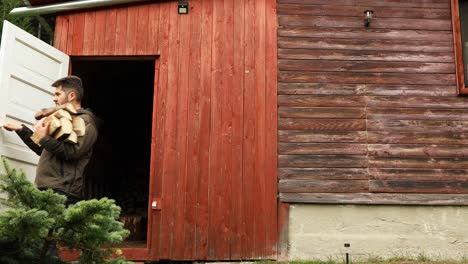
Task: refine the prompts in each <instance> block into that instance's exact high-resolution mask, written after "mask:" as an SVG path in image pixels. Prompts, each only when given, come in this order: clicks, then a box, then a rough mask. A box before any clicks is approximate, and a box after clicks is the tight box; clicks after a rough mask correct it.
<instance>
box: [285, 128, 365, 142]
mask: <svg viewBox="0 0 468 264" xmlns="http://www.w3.org/2000/svg"><path fill="white" fill-rule="evenodd" d="M278 142H309V143H314V142H315V143H320V142H331V143H358V142H363V143H366V142H367V133H366V132H365V131H344V132H341V131H327V132H320V131H318V132H315V131H303V130H279V131H278Z"/></svg>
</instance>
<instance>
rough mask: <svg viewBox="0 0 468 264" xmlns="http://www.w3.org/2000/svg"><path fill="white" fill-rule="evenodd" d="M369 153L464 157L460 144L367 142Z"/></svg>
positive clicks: (382, 155)
mask: <svg viewBox="0 0 468 264" xmlns="http://www.w3.org/2000/svg"><path fill="white" fill-rule="evenodd" d="M368 147H369V155H372V156H377V157H466V156H468V149H466V148H463V147H462V146H460V145H420V144H369V146H368Z"/></svg>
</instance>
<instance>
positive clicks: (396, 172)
mask: <svg viewBox="0 0 468 264" xmlns="http://www.w3.org/2000/svg"><path fill="white" fill-rule="evenodd" d="M369 175H370V178H371V179H375V180H415V181H422V180H433V181H434V180H437V181H438V180H456V181H466V180H468V170H466V169H458V170H457V169H455V170H448V169H425V168H422V169H421V168H419V169H418V168H409V169H400V168H395V169H392V168H391V169H386V168H370V169H369Z"/></svg>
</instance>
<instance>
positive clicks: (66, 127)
mask: <svg viewBox="0 0 468 264" xmlns="http://www.w3.org/2000/svg"><path fill="white" fill-rule="evenodd" d="M60 124H61V126H60V128H59V129H57V131H56V132H55V133H54V134H53V137H54V138H55V139H58V140H64V139H66V138H68V136H70V134H71V133H72V132H73V125H72V123H71V121H70V120H69V119H68V118H67V117H61V118H60Z"/></svg>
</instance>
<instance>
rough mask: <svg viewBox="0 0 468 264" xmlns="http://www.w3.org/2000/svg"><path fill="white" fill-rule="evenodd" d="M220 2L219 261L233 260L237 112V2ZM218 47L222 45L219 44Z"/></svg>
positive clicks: (230, 0) (217, 241)
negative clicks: (235, 65) (235, 54)
mask: <svg viewBox="0 0 468 264" xmlns="http://www.w3.org/2000/svg"><path fill="white" fill-rule="evenodd" d="M223 2H224V3H221V6H220V9H221V11H222V12H220V13H219V14H220V15H221V16H222V17H223V19H222V26H221V27H220V28H219V30H221V31H222V32H223V33H222V36H221V37H220V40H221V43H223V44H222V46H223V47H222V49H223V50H222V52H221V54H220V56H219V58H220V59H221V61H222V65H221V69H222V76H221V82H222V86H223V88H222V92H221V93H222V94H221V96H220V103H221V105H222V113H221V120H220V121H221V131H222V132H221V135H219V136H220V137H221V142H222V145H221V149H222V152H223V154H222V156H221V159H220V163H221V164H220V166H221V171H222V173H221V175H223V176H222V178H221V177H220V180H221V182H222V183H221V184H220V185H219V191H220V192H221V193H222V196H221V199H220V203H219V211H218V212H217V213H218V214H220V215H222V216H221V225H220V229H219V233H218V234H217V239H216V240H215V241H216V242H215V243H217V244H218V247H217V248H218V250H219V252H218V253H217V254H216V255H217V257H219V259H230V254H231V244H230V243H231V241H232V240H231V237H232V236H233V233H232V226H231V217H232V216H233V214H234V213H235V212H233V211H232V200H233V199H235V197H233V196H234V195H235V194H233V193H232V185H233V181H234V179H233V177H234V176H233V163H232V162H233V160H232V158H233V155H235V153H234V152H233V147H234V146H233V145H232V140H233V134H232V132H233V131H232V122H233V120H232V119H233V115H234V112H235V111H236V110H237V109H234V107H233V102H232V98H233V96H234V95H233V88H234V79H233V69H234V61H235V58H234V34H233V32H234V21H233V20H234V2H233V0H226V1H223ZM218 45H221V44H220V43H219V44H218Z"/></svg>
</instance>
